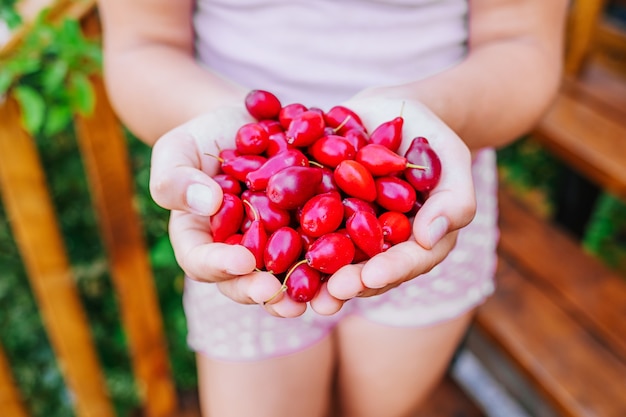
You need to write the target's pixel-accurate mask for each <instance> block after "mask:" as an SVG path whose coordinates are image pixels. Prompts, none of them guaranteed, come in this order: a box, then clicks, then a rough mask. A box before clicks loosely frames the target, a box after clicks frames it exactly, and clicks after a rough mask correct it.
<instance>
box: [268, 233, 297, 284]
mask: <svg viewBox="0 0 626 417" xmlns="http://www.w3.org/2000/svg"><path fill="white" fill-rule="evenodd" d="M301 254H302V240H301V238H300V234H299V233H298V232H296V231H295V230H294V229H292V228H291V227H281V228H280V229H278V230H276V231H275V232H274V233H272V234H271V235H270V237H269V239H268V240H267V244H266V245H265V253H264V254H263V259H264V262H265V268H266V269H267V270H268V271H269V272H271V273H273V274H281V273H283V272H286V271H287V270H288V269H289V267H290V266H291V265H293V264H294V263H295V262H296V261H297V260H298V258H299V257H300V255H301Z"/></svg>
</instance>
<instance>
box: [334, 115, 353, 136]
mask: <svg viewBox="0 0 626 417" xmlns="http://www.w3.org/2000/svg"><path fill="white" fill-rule="evenodd" d="M351 118H352V116H350V115H347V116H346V118H345V119H343V121H342V122H341V123H339V126H337V127H336V128H334V129H333V131H334V132H335V133H337V132H339V131H340V130H341V128H342V127H344V126H345V125H346V123H348V121H349V120H350V119H351Z"/></svg>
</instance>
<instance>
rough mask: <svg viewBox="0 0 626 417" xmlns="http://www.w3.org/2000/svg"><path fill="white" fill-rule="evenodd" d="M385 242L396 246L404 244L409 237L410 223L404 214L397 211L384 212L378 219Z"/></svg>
mask: <svg viewBox="0 0 626 417" xmlns="http://www.w3.org/2000/svg"><path fill="white" fill-rule="evenodd" d="M378 222H379V223H380V226H381V228H382V230H383V237H384V239H385V241H386V242H389V243H390V244H392V245H397V244H398V243H401V242H406V241H407V240H408V239H409V238H410V237H411V221H410V220H409V218H408V217H407V216H406V215H405V214H404V213H400V212H397V211H386V212H384V213H383V214H381V215H380V216H379V217H378Z"/></svg>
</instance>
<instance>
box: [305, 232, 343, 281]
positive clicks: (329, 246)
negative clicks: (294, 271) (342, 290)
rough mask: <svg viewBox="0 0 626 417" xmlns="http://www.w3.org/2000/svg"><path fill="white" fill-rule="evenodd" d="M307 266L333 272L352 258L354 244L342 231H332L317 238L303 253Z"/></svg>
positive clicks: (329, 272) (328, 272) (327, 272)
mask: <svg viewBox="0 0 626 417" xmlns="http://www.w3.org/2000/svg"><path fill="white" fill-rule="evenodd" d="M304 258H305V259H306V261H307V263H308V264H309V266H311V267H312V268H315V269H317V270H318V271H320V272H323V273H325V274H334V273H335V272H337V271H338V270H339V268H341V267H342V266H345V265H348V264H349V263H350V262H352V260H353V259H354V244H353V243H352V241H351V240H350V238H349V237H347V236H346V235H345V234H343V233H339V232H333V233H329V234H326V235H324V236H321V237H319V238H317V240H316V241H315V242H313V244H312V245H311V247H310V248H309V250H308V251H307V252H306V254H305V255H304Z"/></svg>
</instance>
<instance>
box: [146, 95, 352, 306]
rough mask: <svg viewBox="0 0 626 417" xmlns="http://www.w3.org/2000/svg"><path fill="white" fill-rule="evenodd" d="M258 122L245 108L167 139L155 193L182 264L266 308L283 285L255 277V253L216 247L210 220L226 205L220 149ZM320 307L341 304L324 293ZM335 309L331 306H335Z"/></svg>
mask: <svg viewBox="0 0 626 417" xmlns="http://www.w3.org/2000/svg"><path fill="white" fill-rule="evenodd" d="M251 121H252V119H251V118H250V116H249V115H248V113H247V112H246V110H245V108H244V107H243V106H242V107H241V108H234V107H233V108H223V109H220V110H219V111H215V112H212V113H209V114H206V115H204V116H202V117H199V118H197V119H194V120H192V121H191V122H188V123H186V124H184V125H182V126H180V127H179V128H177V129H175V130H172V131H171V132H169V133H167V134H165V135H164V136H163V137H161V138H160V139H159V140H158V141H157V143H156V144H155V146H154V149H153V153H152V170H151V175H150V191H151V194H152V197H153V198H154V200H155V201H156V203H157V204H159V205H160V206H162V207H164V208H167V209H170V210H172V212H171V217H170V224H169V233H170V239H171V242H172V246H173V249H174V253H175V255H176V259H177V261H178V264H179V265H180V267H181V268H182V269H183V271H184V272H185V274H187V275H188V276H189V277H190V278H192V279H195V280H198V281H206V282H214V283H216V284H217V286H218V287H219V288H220V290H221V291H222V293H224V294H225V295H226V296H228V297H230V298H231V299H233V300H234V301H237V302H239V303H243V304H263V302H264V301H266V300H269V299H270V298H272V296H273V295H274V294H275V293H276V292H277V291H279V289H280V287H281V284H280V282H279V281H278V280H277V279H276V277H274V276H273V275H271V274H269V273H267V272H255V259H254V256H253V255H252V253H251V252H250V251H249V250H248V249H246V248H244V247H243V246H240V245H228V244H224V243H216V242H213V239H212V237H211V232H210V226H209V219H210V217H209V216H210V215H211V214H213V213H215V212H216V211H217V210H218V208H219V207H220V204H221V202H222V198H223V194H222V190H221V188H220V187H219V185H218V184H217V183H216V182H215V181H213V179H212V178H211V177H212V176H213V175H215V174H216V173H217V172H218V168H219V161H218V160H217V159H216V158H215V157H213V156H210V155H214V156H217V155H218V153H219V149H228V148H234V147H235V146H234V137H235V133H236V131H237V129H238V128H239V127H240V126H241V125H243V124H244V123H248V122H251ZM318 298H319V300H318V301H316V302H317V303H318V304H320V305H322V306H323V308H324V309H326V310H334V311H336V310H339V308H340V307H341V302H340V301H339V300H335V299H332V298H330V297H329V296H328V293H327V292H326V291H321V292H320V294H319V296H318ZM329 304H330V306H329ZM265 308H266V309H267V310H268V311H269V312H270V313H271V314H273V315H276V316H283V317H295V316H299V315H301V314H302V313H304V311H305V310H306V304H304V303H297V302H295V301H293V300H291V299H290V298H289V297H288V296H285V295H283V294H282V293H280V294H279V296H277V297H274V298H273V299H272V301H271V302H269V303H267V304H266V305H265Z"/></svg>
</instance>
